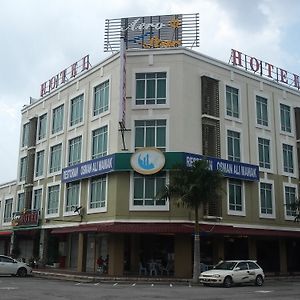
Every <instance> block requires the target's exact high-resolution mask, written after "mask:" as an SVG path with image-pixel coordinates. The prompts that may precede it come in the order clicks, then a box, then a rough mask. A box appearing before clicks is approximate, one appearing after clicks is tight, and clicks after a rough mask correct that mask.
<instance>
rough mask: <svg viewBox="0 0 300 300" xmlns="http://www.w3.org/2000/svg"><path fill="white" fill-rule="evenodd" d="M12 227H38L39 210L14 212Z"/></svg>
mask: <svg viewBox="0 0 300 300" xmlns="http://www.w3.org/2000/svg"><path fill="white" fill-rule="evenodd" d="M11 223H12V226H14V227H20V226H38V223H39V210H24V211H22V212H14V213H13V216H12V221H11Z"/></svg>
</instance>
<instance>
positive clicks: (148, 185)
mask: <svg viewBox="0 0 300 300" xmlns="http://www.w3.org/2000/svg"><path fill="white" fill-rule="evenodd" d="M165 184H166V173H165V172H161V173H158V174H155V175H151V176H149V175H147V176H143V175H141V174H138V173H135V174H134V199H133V205H134V206H145V207H147V206H149V207H155V206H161V205H166V200H158V199H155V196H156V195H157V194H158V192H159V191H160V190H161V189H162V188H163V186H165Z"/></svg>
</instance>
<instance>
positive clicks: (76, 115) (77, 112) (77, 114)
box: [70, 95, 83, 126]
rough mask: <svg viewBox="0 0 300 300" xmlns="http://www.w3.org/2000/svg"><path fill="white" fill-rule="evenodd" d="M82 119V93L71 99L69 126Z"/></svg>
mask: <svg viewBox="0 0 300 300" xmlns="http://www.w3.org/2000/svg"><path fill="white" fill-rule="evenodd" d="M82 120H83V95H80V96H78V97H76V98H74V99H72V100H71V118H70V126H74V125H76V124H78V123H80V122H82Z"/></svg>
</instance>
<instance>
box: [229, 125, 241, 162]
mask: <svg viewBox="0 0 300 300" xmlns="http://www.w3.org/2000/svg"><path fill="white" fill-rule="evenodd" d="M227 147H228V160H233V161H240V160H241V150H240V133H239V132H236V131H231V130H228V131H227Z"/></svg>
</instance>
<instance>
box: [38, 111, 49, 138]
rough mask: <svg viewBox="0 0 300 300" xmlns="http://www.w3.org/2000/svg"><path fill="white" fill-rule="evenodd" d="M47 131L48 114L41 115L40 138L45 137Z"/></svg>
mask: <svg viewBox="0 0 300 300" xmlns="http://www.w3.org/2000/svg"><path fill="white" fill-rule="evenodd" d="M46 132H47V114H43V115H42V116H40V117H39V121H38V140H41V139H44V138H45V137H46Z"/></svg>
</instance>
